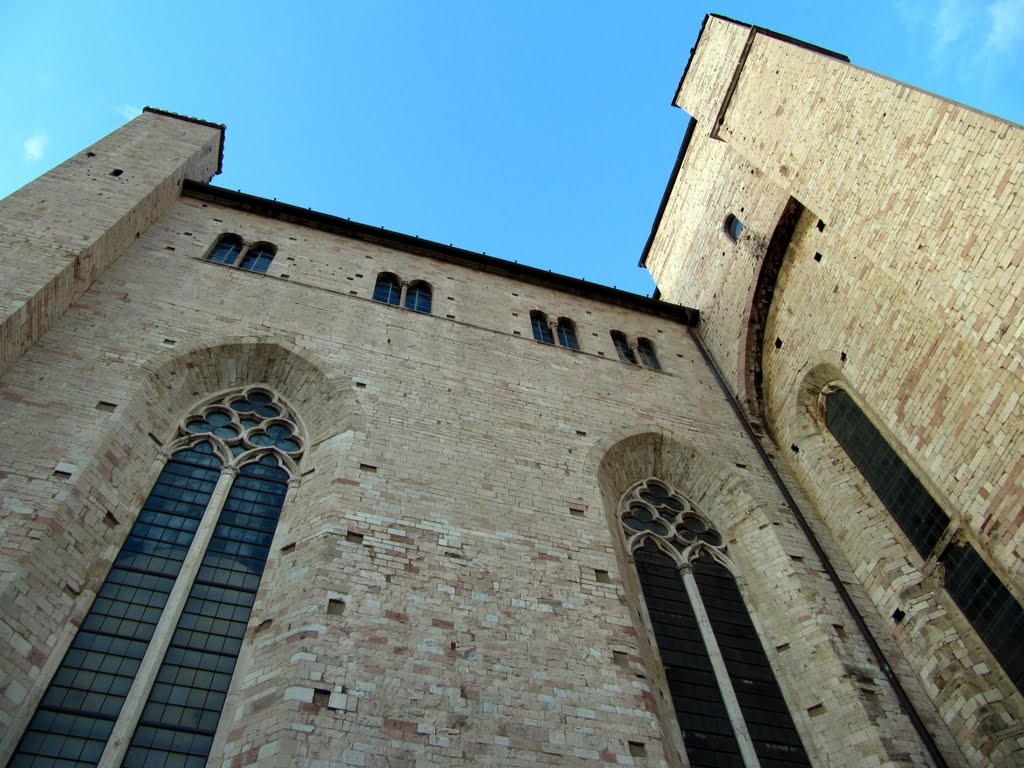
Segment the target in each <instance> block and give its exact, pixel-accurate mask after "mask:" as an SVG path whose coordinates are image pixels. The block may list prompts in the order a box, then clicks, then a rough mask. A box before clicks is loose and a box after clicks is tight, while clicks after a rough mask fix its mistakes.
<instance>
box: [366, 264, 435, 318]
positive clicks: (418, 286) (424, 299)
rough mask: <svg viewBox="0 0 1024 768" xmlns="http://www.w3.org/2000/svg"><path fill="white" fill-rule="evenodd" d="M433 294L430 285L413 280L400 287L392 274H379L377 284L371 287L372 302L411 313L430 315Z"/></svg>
mask: <svg viewBox="0 0 1024 768" xmlns="http://www.w3.org/2000/svg"><path fill="white" fill-rule="evenodd" d="M433 299H434V292H433V290H432V289H431V287H430V283H427V282H425V281H423V280H415V281H413V282H412V283H409V284H408V285H402V281H401V280H399V279H398V275H396V274H394V273H393V272H381V273H380V274H379V275H377V283H376V285H374V287H373V300H374V301H379V302H380V303H381V304H390V305H391V306H393V307H398V306H404V307H405V308H406V309H411V310H412V311H413V312H422V313H423V314H425V315H429V314H430V310H431V308H432V306H433Z"/></svg>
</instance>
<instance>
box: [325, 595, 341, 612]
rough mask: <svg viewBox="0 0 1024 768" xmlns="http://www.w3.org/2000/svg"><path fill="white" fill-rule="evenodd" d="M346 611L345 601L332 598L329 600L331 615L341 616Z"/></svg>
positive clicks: (328, 610) (328, 608) (328, 606)
mask: <svg viewBox="0 0 1024 768" xmlns="http://www.w3.org/2000/svg"><path fill="white" fill-rule="evenodd" d="M344 612H345V601H344V600H339V599H336V598H333V597H332V598H331V599H330V600H328V601H327V613H328V614H329V615H331V616H341V614H343V613H344Z"/></svg>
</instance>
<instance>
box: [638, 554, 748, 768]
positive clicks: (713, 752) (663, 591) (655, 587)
mask: <svg viewBox="0 0 1024 768" xmlns="http://www.w3.org/2000/svg"><path fill="white" fill-rule="evenodd" d="M633 556H634V562H635V563H636V570H637V574H638V575H639V577H640V586H641V588H642V589H643V593H644V601H645V602H646V603H647V610H648V613H649V614H650V617H651V624H652V627H653V629H654V636H655V639H656V640H657V643H658V651H659V654H660V655H661V661H662V664H664V665H665V676H666V678H667V679H668V686H669V691H670V693H671V694H672V703H673V704H674V706H675V710H676V718H677V719H678V721H679V728H680V730H681V731H682V732H683V743H684V745H685V747H686V755H687V757H688V758H689V760H690V765H692V766H694V768H743V758H742V757H741V756H740V750H739V744H738V743H737V742H736V735H735V733H734V731H733V728H732V724H731V723H730V722H729V714H728V712H727V711H726V708H725V702H724V700H723V699H722V693H721V691H720V690H719V687H718V682H717V680H716V679H715V673H714V670H713V669H712V667H711V659H710V657H709V656H708V652H707V647H706V646H705V645H704V640H703V638H702V637H701V634H700V628H699V626H698V624H697V617H696V615H695V614H694V612H693V606H692V605H691V604H690V600H689V597H688V596H687V594H686V589H685V588H684V587H683V583H682V577H681V576H680V575H679V571H678V569H677V568H676V565H675V563H674V562H673V561H672V558H670V557H669V556H668V555H666V554H664V553H663V552H661V551H660V550H659V549H658V548H657V547H656V546H655V545H654V544H653V543H651V542H647V543H646V544H645V545H644V546H643V547H641V548H639V549H637V550H636V551H635V552H634V553H633Z"/></svg>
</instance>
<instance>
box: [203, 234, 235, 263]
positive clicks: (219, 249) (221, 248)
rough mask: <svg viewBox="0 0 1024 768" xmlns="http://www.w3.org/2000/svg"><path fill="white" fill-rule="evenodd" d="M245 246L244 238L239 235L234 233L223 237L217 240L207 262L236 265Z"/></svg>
mask: <svg viewBox="0 0 1024 768" xmlns="http://www.w3.org/2000/svg"><path fill="white" fill-rule="evenodd" d="M243 246H244V244H243V243H242V238H240V237H239V236H238V235H236V234H233V233H229V234H226V235H221V236H220V237H219V238H217V243H216V244H215V245H214V246H213V249H212V250H211V251H210V252H209V253H208V254H207V255H206V260H207V261H212V262H214V263H216V264H234V263H235V260H236V259H238V254H240V253H241V252H242V248H243Z"/></svg>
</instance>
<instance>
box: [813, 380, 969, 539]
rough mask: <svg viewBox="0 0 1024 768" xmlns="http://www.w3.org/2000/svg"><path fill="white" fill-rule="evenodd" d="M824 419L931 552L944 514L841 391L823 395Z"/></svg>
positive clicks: (898, 516)
mask: <svg viewBox="0 0 1024 768" xmlns="http://www.w3.org/2000/svg"><path fill="white" fill-rule="evenodd" d="M825 422H826V424H827V425H828V428H829V430H830V431H831V432H832V434H833V435H834V436H835V438H836V440H837V441H839V445H841V446H842V448H843V450H844V451H846V453H847V455H848V456H849V457H850V459H851V461H853V463H854V465H855V466H856V467H857V469H859V470H860V473H861V474H862V475H864V479H865V480H867V481H868V485H870V486H871V489H872V490H873V491H874V492H875V494H876V495H877V496H878V498H879V499H880V500H881V502H882V504H883V505H884V506H885V508H886V509H887V510H888V511H889V514H891V515H892V517H893V519H894V520H895V521H896V522H897V523H898V524H899V526H900V528H902V529H903V532H904V533H905V534H906V535H907V538H909V539H910V543H911V544H913V545H914V548H915V549H916V550H917V551H918V554H920V555H921V557H924V558H927V557H928V556H929V555H931V553H932V550H933V549H935V545H936V544H937V543H938V542H939V539H941V538H942V534H943V533H945V531H946V527H947V526H948V525H949V516H948V515H947V514H946V513H945V512H944V511H943V510H942V507H940V506H939V505H938V503H936V501H935V499H933V498H932V496H931V494H929V493H928V491H927V490H925V487H924V486H923V485H922V484H921V481H920V480H918V479H917V477H916V476H915V475H914V473H913V472H911V471H910V468H909V467H907V465H906V464H904V463H903V460H902V459H901V458H900V457H899V456H898V455H897V454H896V452H895V451H894V450H893V449H892V447H891V446H890V445H889V443H888V442H886V439H885V438H884V437H883V436H882V434H881V433H880V432H879V431H878V429H877V428H876V427H875V425H874V424H872V423H871V421H870V420H869V419H868V417H867V416H865V415H864V412H863V411H862V410H861V409H860V408H859V407H858V405H857V403H855V402H854V400H853V398H852V397H850V396H849V394H847V393H846V392H845V391H843V390H841V389H840V390H836V391H835V392H831V393H829V394H828V395H827V396H826V397H825Z"/></svg>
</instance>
